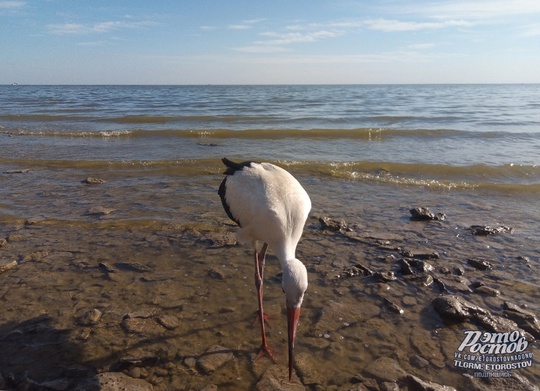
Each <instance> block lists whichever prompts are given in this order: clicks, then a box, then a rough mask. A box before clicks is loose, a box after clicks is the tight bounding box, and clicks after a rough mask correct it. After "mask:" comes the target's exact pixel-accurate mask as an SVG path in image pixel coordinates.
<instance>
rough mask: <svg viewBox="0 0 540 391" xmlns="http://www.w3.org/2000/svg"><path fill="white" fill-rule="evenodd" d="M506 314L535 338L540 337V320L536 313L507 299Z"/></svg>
mask: <svg viewBox="0 0 540 391" xmlns="http://www.w3.org/2000/svg"><path fill="white" fill-rule="evenodd" d="M504 315H505V316H506V317H507V318H509V319H512V320H513V321H514V322H516V323H517V325H518V326H519V327H521V328H522V329H523V330H525V331H527V332H529V333H530V334H531V335H532V336H533V337H534V338H536V339H540V322H539V321H538V318H537V317H536V315H535V314H534V313H532V312H530V311H527V310H525V309H523V308H521V307H519V306H517V305H515V304H512V303H510V302H507V301H506V302H505V303H504Z"/></svg>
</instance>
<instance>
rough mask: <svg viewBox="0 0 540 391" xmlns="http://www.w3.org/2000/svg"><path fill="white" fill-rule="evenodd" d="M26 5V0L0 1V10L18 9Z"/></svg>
mask: <svg viewBox="0 0 540 391" xmlns="http://www.w3.org/2000/svg"><path fill="white" fill-rule="evenodd" d="M25 6H26V1H0V10H18V9H21V8H24V7H25Z"/></svg>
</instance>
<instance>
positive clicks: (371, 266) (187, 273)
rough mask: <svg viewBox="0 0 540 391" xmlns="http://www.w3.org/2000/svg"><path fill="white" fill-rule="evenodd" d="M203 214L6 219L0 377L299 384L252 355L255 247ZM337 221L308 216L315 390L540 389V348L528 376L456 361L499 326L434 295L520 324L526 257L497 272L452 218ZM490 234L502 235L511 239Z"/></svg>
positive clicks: (179, 384) (228, 385)
mask: <svg viewBox="0 0 540 391" xmlns="http://www.w3.org/2000/svg"><path fill="white" fill-rule="evenodd" d="M205 217H207V218H210V220H211V221H214V222H213V223H211V224H210V225H209V226H204V227H202V228H196V227H186V226H184V227H182V228H179V226H176V227H175V226H173V225H171V226H169V227H163V228H162V229H154V228H153V229H146V228H130V229H122V228H113V229H110V228H104V227H103V226H99V225H96V226H95V227H94V228H91V227H92V225H88V226H87V227H86V228H84V229H82V228H81V227H73V226H70V227H65V228H64V229H60V228H59V226H57V225H54V226H50V225H47V224H46V221H42V222H40V221H33V222H31V223H28V224H17V225H11V226H7V225H6V226H3V227H2V230H1V235H0V239H2V238H4V241H3V242H2V243H3V245H2V246H0V256H1V259H2V263H9V262H12V261H13V260H15V261H16V266H13V265H12V266H11V269H9V270H6V271H4V272H3V273H1V274H0V280H1V281H2V284H1V285H0V286H1V291H0V292H1V294H0V297H1V298H2V300H3V302H4V305H5V306H6V316H5V320H4V322H3V324H2V325H1V326H0V345H3V348H4V349H6V350H3V351H5V352H8V353H9V354H6V355H5V356H4V357H5V358H4V359H3V360H1V361H0V373H1V374H2V376H3V378H4V380H5V381H6V382H7V383H8V385H9V386H12V387H14V386H15V385H17V384H18V385H21V384H34V383H32V382H35V384H38V385H39V384H43V383H44V382H47V381H49V382H50V381H52V382H56V383H58V382H61V381H63V382H64V383H66V382H67V383H66V384H69V387H72V386H74V385H75V384H76V383H77V384H78V383H81V382H84V379H87V378H93V377H94V376H96V375H97V374H98V373H101V375H99V376H105V375H104V374H105V373H107V374H108V375H111V373H112V374H113V375H118V376H120V375H119V373H123V374H126V375H127V379H126V378H122V380H119V379H117V381H125V382H129V381H131V380H132V379H135V380H137V381H140V382H144V384H145V386H146V385H148V387H151V388H148V389H155V390H166V389H171V388H175V387H176V388H177V389H204V387H208V386H211V385H215V386H217V387H218V388H219V389H231V390H233V389H238V387H241V388H242V389H255V388H257V387H259V388H257V389H272V388H261V387H263V386H264V387H266V386H265V384H272V383H273V382H275V381H278V380H279V379H282V378H285V377H284V376H282V374H281V372H283V373H284V371H285V369H284V366H283V365H273V364H272V363H271V362H270V361H269V360H267V362H266V361H264V360H262V359H261V360H258V361H257V362H255V363H251V358H252V356H253V354H254V353H255V351H256V348H257V347H258V344H259V341H258V338H259V335H258V332H257V330H256V329H255V328H253V327H252V319H251V317H250V316H248V317H247V318H246V317H244V316H241V315H240V314H241V313H242V312H245V309H246V308H247V309H250V308H253V309H255V308H256V300H255V296H254V287H253V281H252V274H253V271H252V265H251V262H250V259H251V258H250V255H249V252H248V251H246V249H244V248H242V247H240V246H235V245H232V244H233V243H234V235H233V234H232V232H233V231H234V228H233V227H232V226H230V225H229V224H228V223H226V216H220V215H219V214H218V213H217V211H216V214H214V212H212V214H211V215H210V216H205ZM347 219H350V218H349V217H347ZM327 221H329V222H330V223H329V224H328V225H326V226H324V228H323V225H322V224H321V222H320V221H319V220H318V219H317V218H316V217H315V216H312V217H310V219H309V220H308V224H307V227H306V231H305V234H304V237H303V239H302V241H301V242H300V245H299V248H298V254H299V255H298V256H299V258H300V259H301V260H303V261H304V262H305V263H306V265H307V267H308V272H309V276H310V287H309V289H308V292H307V294H306V295H307V296H306V303H305V309H304V311H303V314H302V320H301V326H300V328H299V335H298V344H297V355H298V360H297V365H296V377H295V378H296V379H297V380H298V381H299V382H301V383H302V384H303V385H304V387H306V389H319V388H320V387H323V388H326V389H328V388H329V387H330V388H332V387H333V388H335V389H336V390H340V389H348V388H346V387H352V386H353V384H364V386H371V387H379V386H380V385H381V384H382V383H385V382H386V383H396V384H397V385H399V386H402V387H403V386H404V385H406V384H413V382H417V381H424V382H426V381H433V382H435V383H438V384H444V385H448V386H452V387H455V388H457V389H462V388H463V387H465V386H466V388H467V389H471V390H484V389H488V388H489V389H503V388H504V387H503V386H504V385H509V384H514V385H516V384H518V385H519V386H520V387H523V388H521V389H534V388H531V387H532V386H531V384H534V380H535V379H538V378H539V376H540V366H539V364H538V358H537V357H538V355H539V354H540V352H539V351H538V348H537V347H536V345H535V343H534V342H532V341H531V343H530V349H529V350H528V351H530V352H531V353H532V355H533V357H535V359H534V360H533V363H532V366H530V367H527V368H522V369H519V370H514V371H510V373H512V375H517V377H510V378H502V377H499V378H494V377H488V376H486V377H481V376H478V377H476V378H474V373H473V372H472V371H471V370H469V369H468V368H467V369H464V368H463V367H456V366H455V364H454V362H453V360H454V353H455V351H456V350H457V348H458V346H459V345H460V342H461V341H460V338H461V339H462V338H463V331H464V330H467V329H471V330H476V329H479V330H484V328H485V327H486V324H487V323H486V324H484V325H483V326H479V323H478V322H479V319H477V318H475V317H474V316H471V317H469V318H465V319H462V321H461V322H457V323H453V324H446V322H445V320H444V319H443V318H442V317H441V316H440V315H439V314H438V313H437V311H436V310H435V308H434V306H433V303H432V302H433V300H435V299H436V298H438V297H448V296H458V297H460V298H462V299H464V300H465V301H466V302H467V303H470V305H471V306H476V307H478V308H481V309H483V310H485V311H487V312H489V314H490V315H491V316H493V317H494V318H493V319H495V318H499V317H506V315H505V312H504V309H503V308H504V305H505V302H511V304H514V305H516V306H517V307H521V305H522V304H528V305H529V309H528V310H530V309H531V308H530V307H534V305H535V303H537V302H538V301H537V299H538V296H539V295H540V292H539V291H538V287H537V286H535V285H532V284H527V283H526V282H525V281H523V282H521V283H516V282H515V281H509V280H507V277H508V276H509V275H510V274H511V273H513V272H514V270H516V269H515V267H516V266H515V265H514V266H512V265H507V264H505V262H506V259H510V258H515V257H513V256H512V255H510V254H507V255H506V259H504V260H501V259H498V258H495V259H493V258H489V257H488V259H489V261H490V262H491V263H492V268H491V269H486V270H480V269H478V268H477V266H473V265H471V264H470V263H469V262H468V261H467V260H468V259H469V258H471V259H474V258H478V259H481V260H486V253H485V252H482V251H480V250H479V249H480V248H481V247H478V246H469V248H470V250H469V253H468V255H466V256H465V254H463V253H461V250H460V249H459V248H452V241H450V240H449V239H448V238H447V239H445V237H446V236H447V233H448V227H446V226H445V223H444V222H440V221H420V222H410V223H407V224H406V225H407V226H408V229H407V230H403V229H402V227H401V228H400V227H399V226H397V227H396V230H395V231H390V230H381V231H378V232H368V231H367V230H366V229H365V226H361V225H360V224H358V223H356V222H354V221H353V220H351V221H349V222H343V223H342V221H341V219H328V220H327ZM89 227H90V228H89ZM209 227H210V228H209ZM502 235H507V234H504V233H503V234H502ZM508 235H511V234H508ZM454 239H455V238H452V240H454ZM469 239H470V240H476V239H477V238H474V237H472V236H471V237H470V238H469ZM482 240H484V241H487V242H491V243H492V244H496V241H497V237H495V236H494V237H493V238H490V237H486V238H485V239H482ZM464 247H465V246H464ZM475 248H476V249H475ZM440 249H444V251H443V252H441V251H440ZM434 254H437V255H434ZM513 255H516V254H513ZM403 260H408V262H406V263H404V261H403ZM515 262H521V263H523V264H528V268H529V269H531V270H535V269H536V265H537V263H536V262H537V260H536V259H528V260H526V259H525V258H523V259H521V260H516V261H515ZM276 263H277V262H275V259H274V258H273V257H270V258H269V262H268V267H267V272H266V281H267V293H266V299H265V301H266V306H267V309H268V311H269V313H271V314H272V315H273V317H274V320H273V323H272V326H273V327H272V329H271V330H270V332H269V341H270V344H271V346H275V347H276V348H277V350H278V352H284V351H285V349H286V348H285V346H286V332H285V325H284V320H283V319H284V318H283V317H282V311H283V305H284V303H283V297H282V294H281V289H280V287H279V275H278V273H279V267H278V266H277V265H276ZM405 264H408V265H409V266H411V267H412V270H411V272H412V273H410V274H408V272H406V271H405V270H406V269H405V267H404V265H405ZM418 265H420V266H418ZM422 265H423V266H422ZM426 265H429V267H428V266H426ZM525 267H527V266H526V265H525ZM497 292H498V293H497ZM462 304H463V303H462ZM521 308H522V307H521ZM524 310H527V309H524ZM532 312H533V314H534V312H535V311H532ZM536 316H537V313H536ZM248 318H249V319H248ZM446 320H448V319H446ZM482 327H484V328H482ZM494 327H499V326H494ZM501 327H502V326H501ZM492 331H493V332H498V331H497V330H495V329H494V330H492ZM500 332H503V330H500ZM12 357H17V358H16V359H15V360H13V359H12ZM328 363H332V364H335V365H337V367H338V368H335V367H334V365H332V368H328V367H330V366H329V365H328ZM25 371H26V372H27V375H24V372H25ZM476 372H478V370H476ZM9 373H13V377H9ZM480 373H489V372H480ZM25 376H26V377H25ZM111 376H112V375H111ZM416 379H419V380H416ZM486 382H488V383H486ZM508 382H512V383H508ZM515 382H517V383H515ZM415 384H416V383H415ZM183 387H184V388H183ZM317 387H319V388H317ZM498 387H503V388H498ZM527 387H529V388H527ZM67 389H70V388H67Z"/></svg>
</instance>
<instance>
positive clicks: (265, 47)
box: [233, 45, 288, 53]
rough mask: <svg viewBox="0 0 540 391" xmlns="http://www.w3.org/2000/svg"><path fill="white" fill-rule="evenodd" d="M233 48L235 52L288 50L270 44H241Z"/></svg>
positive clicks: (278, 51)
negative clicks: (241, 45)
mask: <svg viewBox="0 0 540 391" xmlns="http://www.w3.org/2000/svg"><path fill="white" fill-rule="evenodd" d="M233 50H236V51H237V52H243V53H280V52H286V51H288V50H287V49H285V48H284V47H281V46H272V45H258V46H257V45H254V46H243V47H237V48H233Z"/></svg>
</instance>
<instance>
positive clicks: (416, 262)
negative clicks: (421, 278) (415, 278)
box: [400, 258, 433, 274]
mask: <svg viewBox="0 0 540 391" xmlns="http://www.w3.org/2000/svg"><path fill="white" fill-rule="evenodd" d="M400 264H401V273H403V274H415V273H426V272H429V271H432V270H433V266H431V265H430V264H429V263H427V262H426V261H423V260H420V259H407V258H403V259H401V260H400Z"/></svg>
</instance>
